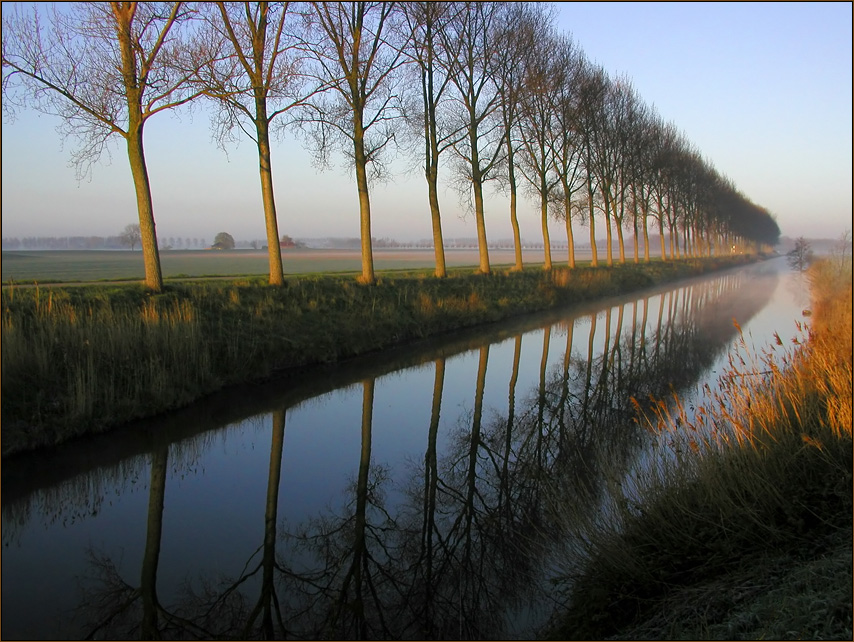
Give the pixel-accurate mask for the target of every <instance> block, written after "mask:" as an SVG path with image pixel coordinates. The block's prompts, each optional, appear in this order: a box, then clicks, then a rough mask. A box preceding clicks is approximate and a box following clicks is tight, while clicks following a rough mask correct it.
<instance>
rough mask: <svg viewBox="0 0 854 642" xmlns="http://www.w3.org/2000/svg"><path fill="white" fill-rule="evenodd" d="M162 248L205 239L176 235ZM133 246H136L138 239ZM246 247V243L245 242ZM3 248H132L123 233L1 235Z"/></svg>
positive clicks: (196, 245)
mask: <svg viewBox="0 0 854 642" xmlns="http://www.w3.org/2000/svg"><path fill="white" fill-rule="evenodd" d="M160 241H161V246H160V247H161V248H162V249H178V250H180V249H185V250H190V249H203V248H207V247H208V246H207V244H206V242H205V239H202V238H189V237H187V238H183V237H176V236H169V237H163V238H161V239H160ZM135 246H136V247H137V248H138V246H139V241H136V243H135ZM247 247H248V244H247ZM3 249H4V250H123V249H133V248H131V245H130V243H129V242H128V240H127V239H126V238H125V237H124V236H123V235H121V234H120V235H116V236H24V237H21V238H18V237H14V236H12V237H3Z"/></svg>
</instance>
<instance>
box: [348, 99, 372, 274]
mask: <svg viewBox="0 0 854 642" xmlns="http://www.w3.org/2000/svg"><path fill="white" fill-rule="evenodd" d="M353 152H354V159H355V164H356V185H357V187H358V190H359V231H360V234H361V237H362V276H361V277H360V278H359V281H360V282H361V283H363V284H365V285H374V284H375V283H376V276H375V275H374V253H373V247H372V245H371V198H370V192H369V189H368V172H367V158H366V157H365V132H364V129H363V128H362V114H361V112H358V113H354V114H353Z"/></svg>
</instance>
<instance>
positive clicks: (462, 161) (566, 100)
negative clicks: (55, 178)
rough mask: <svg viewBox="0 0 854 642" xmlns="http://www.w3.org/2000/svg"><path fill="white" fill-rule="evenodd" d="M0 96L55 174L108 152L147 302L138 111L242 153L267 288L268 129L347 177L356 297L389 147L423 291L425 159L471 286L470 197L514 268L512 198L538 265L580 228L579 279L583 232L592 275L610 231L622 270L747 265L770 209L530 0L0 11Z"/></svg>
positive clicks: (484, 264) (272, 208)
mask: <svg viewBox="0 0 854 642" xmlns="http://www.w3.org/2000/svg"><path fill="white" fill-rule="evenodd" d="M40 12H41V15H39V14H40ZM106 70H109V73H107V71H106ZM3 97H4V110H5V111H6V112H7V113H12V112H13V111H14V109H16V108H18V107H33V108H35V109H38V110H41V111H45V112H47V113H53V114H58V115H59V116H60V117H61V118H62V119H63V124H62V127H63V129H62V133H63V134H64V135H68V136H73V137H74V138H76V139H77V140H78V142H79V143H80V145H79V148H78V150H77V151H76V152H75V153H74V155H73V157H72V160H73V162H74V164H75V165H76V167H77V169H78V171H80V172H82V173H86V172H88V171H89V169H90V166H91V163H93V162H94V161H96V160H98V158H99V157H100V155H101V152H102V151H103V148H104V145H105V144H106V141H107V139H108V138H109V137H110V136H112V135H118V136H120V137H122V138H123V139H124V140H125V142H126V144H127V152H128V158H129V162H130V166H131V170H132V175H133V181H134V189H135V193H136V197H137V204H138V210H139V226H140V231H141V244H142V249H143V252H142V254H143V258H144V263H145V275H146V276H145V283H146V285H147V286H148V287H149V288H151V289H154V290H161V289H162V287H163V282H162V276H161V272H160V260H159V254H158V247H159V245H158V241H157V236H156V232H155V219H154V210H153V205H152V196H151V189H150V184H149V179H148V170H147V167H146V160H145V154H144V149H143V129H144V125H145V123H146V122H147V121H148V119H149V118H150V117H152V116H154V115H155V114H157V113H160V112H161V111H164V110H169V109H181V108H183V106H185V105H186V104H187V103H189V102H191V101H200V100H208V101H212V104H214V105H215V106H216V109H215V110H214V112H213V114H214V115H213V126H214V129H215V132H216V134H217V138H218V140H219V141H220V143H221V144H226V143H228V142H230V141H231V140H232V138H233V137H234V136H236V134H235V133H234V132H236V131H242V132H243V133H245V134H246V135H248V136H249V137H250V138H251V139H252V140H253V141H254V142H255V143H256V145H257V147H258V154H259V162H260V180H261V191H262V202H263V216H264V220H265V227H266V230H267V245H268V248H269V250H268V251H269V260H270V283H272V284H281V283H282V282H283V279H282V264H281V260H282V259H281V254H280V252H279V251H278V249H277V247H276V246H277V239H278V221H277V209H276V204H275V198H274V195H273V180H272V176H273V166H272V161H271V155H272V154H271V143H270V140H271V136H272V135H275V134H276V133H277V132H280V131H282V130H283V128H295V131H296V132H298V133H300V134H301V135H302V136H303V137H304V139H305V141H306V144H307V145H308V147H310V148H311V149H312V150H313V151H314V152H315V153H316V157H317V160H318V162H319V164H320V165H321V166H325V165H326V164H327V163H328V161H329V158H330V154H332V153H333V152H335V151H339V152H342V153H343V154H344V156H345V158H347V159H348V160H349V161H350V162H351V163H352V166H353V169H354V176H355V178H356V183H357V188H358V189H357V192H358V200H359V211H360V232H361V235H360V248H361V253H362V273H361V274H360V276H359V279H360V281H362V282H364V283H368V284H371V283H374V281H375V276H374V269H373V245H372V237H371V209H370V191H371V184H372V180H374V181H375V180H382V179H387V178H392V177H391V176H390V175H389V166H388V165H387V159H388V152H389V151H390V149H391V148H392V147H394V146H398V147H401V148H404V147H405V148H407V149H408V151H409V153H410V154H411V155H412V156H413V158H415V159H417V160H418V163H419V164H423V168H424V172H425V178H426V180H427V182H428V195H429V202H428V203H425V204H424V207H425V209H427V210H429V212H430V216H431V222H432V228H433V241H434V244H433V247H434V250H435V256H436V276H437V277H443V276H445V265H444V245H443V240H442V232H441V213H440V211H439V203H438V197H437V193H438V192H437V180H438V174H439V169H440V167H442V166H443V163H444V167H445V168H446V169H447V171H448V173H449V181H450V183H451V184H452V185H454V186H455V187H456V188H457V189H458V191H459V193H460V197H461V202H462V203H463V204H464V206H465V207H466V208H470V209H471V210H472V212H473V213H474V218H475V222H476V227H477V247H478V249H479V253H480V260H479V267H478V269H479V271H480V272H481V273H484V274H488V273H489V272H490V265H489V255H488V252H487V247H488V240H487V239H488V235H487V229H486V223H485V218H484V207H485V205H484V194H485V193H484V190H485V189H487V188H488V186H489V185H495V186H496V188H497V189H501V190H504V191H505V192H506V193H507V194H508V195H509V197H510V219H511V223H512V225H513V230H514V247H515V249H516V262H515V267H516V269H520V268H521V267H522V256H521V252H520V244H521V241H520V238H519V231H518V221H517V220H516V207H517V193H518V192H519V188H520V187H521V188H522V193H523V194H524V193H527V194H528V195H529V196H531V197H532V198H534V199H535V201H536V203H537V204H538V205H539V208H540V212H541V218H542V233H543V240H542V245H541V247H542V249H543V252H544V257H543V259H544V265H545V268H546V269H549V268H550V267H551V266H552V259H551V252H550V248H551V243H550V240H549V238H548V236H549V231H548V225H547V223H548V220H549V218H550V217H552V218H554V219H557V220H560V221H563V222H564V223H565V226H566V233H567V245H568V248H569V266H570V267H574V265H575V258H574V248H575V243H576V241H575V233H574V230H573V223H577V224H579V225H582V226H586V227H587V228H588V229H589V231H590V238H591V245H593V246H594V247H593V249H594V251H593V263H594V265H596V264H598V262H599V256H598V252H597V251H596V249H595V238H596V230H597V229H604V232H605V236H606V245H605V250H606V261H607V263H608V265H611V264H613V263H614V262H615V261H619V262H621V263H622V262H625V261H627V260H629V256H628V255H629V254H630V252H629V251H627V249H626V247H625V243H624V235H623V232H624V230H631V231H632V234H633V235H634V239H635V243H634V248H633V256H632V257H631V260H634V261H635V262H638V261H641V260H643V261H648V260H650V254H651V246H650V243H649V242H646V243H645V244H644V249H643V255H642V256H641V254H640V246H639V242H638V239H640V238H643V239H645V240H648V238H649V230H650V228H652V229H653V230H655V231H657V233H658V235H659V237H660V239H661V243H660V255H661V258H662V259H665V260H672V259H678V258H683V257H696V256H708V255H712V254H715V255H721V254H729V253H731V252H733V251H738V252H745V251H758V250H760V249H761V248H762V247H767V246H771V245H774V244H776V243H777V241H778V237H779V235H780V230H779V227H778V226H777V223H776V221H775V220H774V218H773V217H772V216H771V214H770V213H769V212H768V211H767V210H765V209H764V208H762V207H761V206H759V205H756V204H754V203H753V202H751V201H750V200H749V199H748V198H747V197H746V196H745V195H743V194H742V193H741V192H740V191H739V190H738V188H737V187H736V185H735V184H734V183H733V182H732V180H730V179H729V178H727V177H726V176H725V175H724V174H722V173H720V172H719V171H718V170H717V169H716V168H715V167H713V166H712V165H711V163H710V162H709V161H708V160H707V159H705V158H704V157H703V155H702V151H701V150H699V149H697V148H696V147H695V146H694V145H693V144H692V143H691V142H690V141H688V140H687V138H686V137H685V136H684V134H682V133H681V132H680V131H679V129H678V128H677V126H676V125H675V124H673V123H668V122H665V121H663V120H662V118H661V117H660V116H659V115H658V114H657V113H656V111H655V109H654V108H653V107H652V106H650V105H648V104H646V103H644V102H643V99H642V97H641V96H639V95H638V93H637V92H636V91H635V89H634V87H633V86H632V84H631V81H630V79H628V78H625V77H618V78H612V77H611V76H610V75H609V74H608V72H607V71H606V70H605V69H603V68H601V67H600V66H598V65H596V64H595V63H593V62H591V61H589V60H588V59H587V58H586V57H585V56H584V53H583V51H582V49H581V47H580V46H579V45H578V44H576V43H575V42H574V41H573V40H572V38H571V37H570V36H569V35H567V34H562V33H559V32H558V31H557V29H556V27H555V21H554V17H553V14H552V11H551V8H550V7H549V5H548V4H547V3H542V4H541V3H513V2H490V3H483V2H309V3H300V4H295V3H290V2H250V3H245V5H244V6H242V7H237V6H236V5H232V4H231V3H222V2H216V3H180V2H178V3H168V2H167V3H134V2H131V3H118V2H110V3H68V4H67V5H63V9H62V10H57V9H56V8H54V10H53V11H52V12H51V11H50V10H45V9H40V8H39V7H36V6H32V7H24V6H16V7H14V8H13V9H10V10H9V11H4V14H3ZM405 141H409V143H410V144H406V142H405ZM413 141H417V142H413ZM259 215H260V214H259ZM615 247H616V249H617V257H616V258H615V256H614V248H615Z"/></svg>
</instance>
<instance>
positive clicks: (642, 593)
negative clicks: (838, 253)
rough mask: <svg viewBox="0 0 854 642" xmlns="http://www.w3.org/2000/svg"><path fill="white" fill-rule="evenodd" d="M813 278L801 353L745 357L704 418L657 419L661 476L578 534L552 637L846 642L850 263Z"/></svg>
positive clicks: (646, 479)
mask: <svg viewBox="0 0 854 642" xmlns="http://www.w3.org/2000/svg"><path fill="white" fill-rule="evenodd" d="M810 277H811V278H810V280H811V285H812V298H813V305H812V312H813V315H812V317H811V319H810V322H809V328H805V329H804V334H805V336H804V339H803V340H802V341H801V342H800V344H796V345H795V346H793V347H792V346H783V345H777V346H773V347H769V349H768V350H767V351H766V352H764V353H763V354H760V355H754V356H752V357H750V356H748V355H746V354H745V353H744V352H742V353H740V354H737V355H734V356H733V357H732V359H731V361H730V367H729V370H728V372H726V373H725V374H724V375H723V378H722V386H721V388H720V390H719V391H713V390H711V389H710V390H709V396H708V398H707V401H706V403H705V404H704V406H703V408H701V409H700V410H698V411H697V412H696V413H691V414H690V416H689V414H688V413H687V412H686V411H685V410H684V409H682V410H680V409H679V407H678V406H674V405H673V404H670V405H669V407H670V408H671V409H672V410H669V411H668V410H667V409H665V407H664V406H663V405H662V406H659V409H658V412H657V413H654V414H653V416H652V417H649V418H648V419H649V420H650V424H649V425H650V427H651V431H652V434H653V435H654V438H655V441H656V443H659V444H660V446H659V448H658V451H657V452H658V455H659V458H658V459H654V460H653V461H655V464H656V465H650V466H648V467H645V468H644V470H643V471H641V472H637V473H635V474H634V476H633V477H632V478H631V479H629V480H623V483H622V485H621V486H619V487H617V486H616V485H615V486H614V487H613V491H612V492H613V496H614V498H615V499H614V501H613V502H612V508H613V513H612V514H611V515H610V519H607V520H602V521H600V522H598V523H597V524H595V525H593V524H589V523H588V524H586V525H583V526H580V527H578V526H576V527H575V528H576V533H575V535H576V536H583V537H584V538H586V539H585V540H584V542H585V543H584V544H578V545H575V546H573V547H572V550H571V551H570V555H568V556H567V574H566V578H565V584H564V587H565V590H566V591H567V596H568V600H567V603H568V610H567V611H566V612H565V613H564V614H562V616H561V617H560V618H558V619H557V620H555V622H553V624H552V628H551V629H550V633H549V637H551V638H553V639H609V638H610V639H698V640H702V639H825V640H827V639H849V640H850V639H851V635H852V551H851V540H852V426H851V422H852V417H851V404H852V375H851V372H852V343H851V335H852V318H851V305H852V301H851V264H850V260H849V261H848V262H847V263H845V264H843V263H841V262H839V261H836V262H832V261H825V262H822V263H819V264H816V265H814V266H813V267H812V268H811V273H810ZM674 408H675V409H674ZM627 489H634V490H627ZM570 513H571V510H570V509H569V508H567V514H566V515H565V519H566V520H567V522H568V523H572V522H573V520H574V518H575V517H574V516H573V515H571V514H570ZM573 541H575V540H574V539H573ZM574 556H577V557H574Z"/></svg>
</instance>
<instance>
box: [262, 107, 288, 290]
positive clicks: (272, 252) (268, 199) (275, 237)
mask: <svg viewBox="0 0 854 642" xmlns="http://www.w3.org/2000/svg"><path fill="white" fill-rule="evenodd" d="M266 114H267V101H266V99H265V98H264V97H263V96H256V98H255V129H256V132H257V134H258V161H259V164H258V169H259V172H260V177H261V201H262V203H263V206H264V222H265V224H266V229H267V252H268V254H269V261H270V285H284V283H285V276H284V272H283V267H282V250H281V248H280V247H279V223H278V220H277V217H276V199H275V197H274V196H273V169H272V164H271V161H270V132H269V124H268V123H267V115H266Z"/></svg>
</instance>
